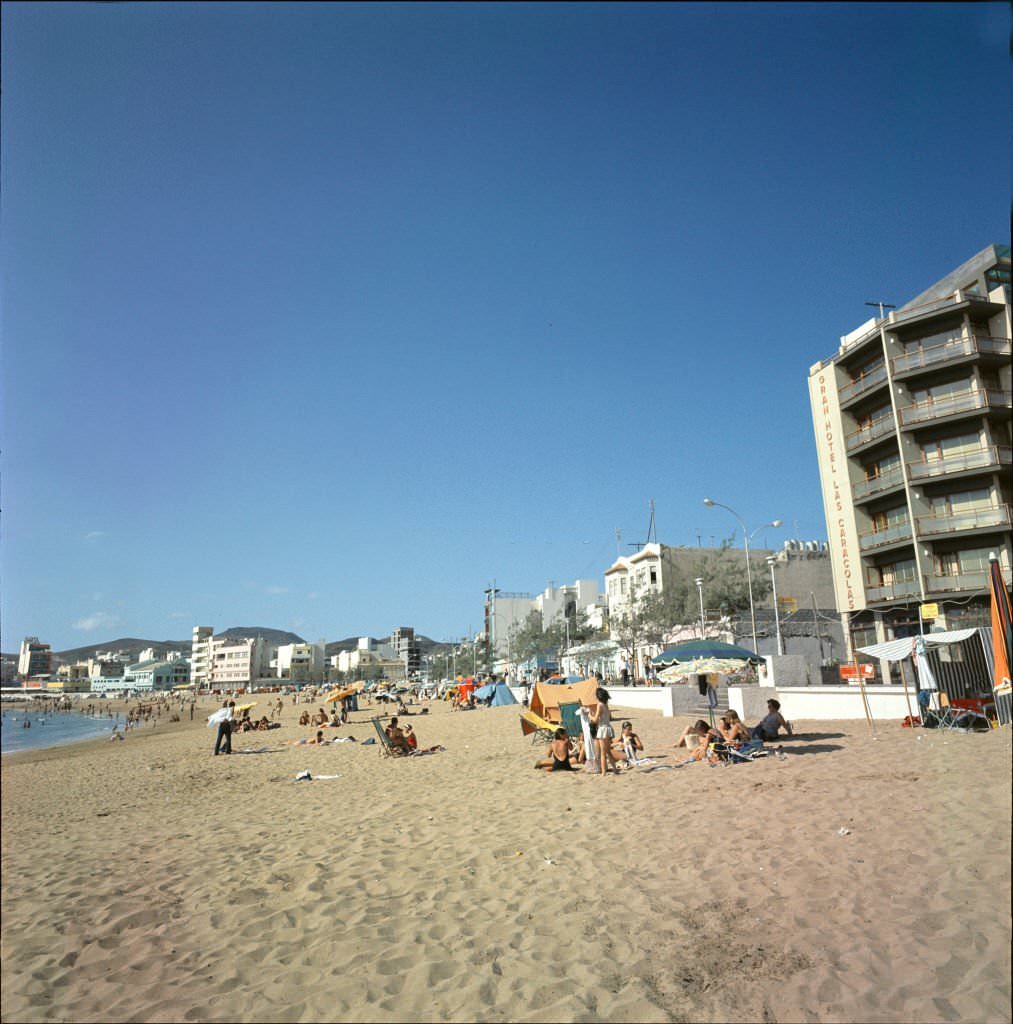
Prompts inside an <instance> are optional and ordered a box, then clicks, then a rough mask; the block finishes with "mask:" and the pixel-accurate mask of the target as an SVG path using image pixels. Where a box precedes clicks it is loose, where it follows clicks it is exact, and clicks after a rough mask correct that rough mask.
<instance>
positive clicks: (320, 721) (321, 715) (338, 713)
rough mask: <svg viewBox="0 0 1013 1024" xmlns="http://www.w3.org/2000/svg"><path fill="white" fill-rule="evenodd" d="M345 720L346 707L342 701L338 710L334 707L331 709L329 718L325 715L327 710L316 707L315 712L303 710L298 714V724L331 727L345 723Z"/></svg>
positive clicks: (337, 726) (346, 717)
mask: <svg viewBox="0 0 1013 1024" xmlns="http://www.w3.org/2000/svg"><path fill="white" fill-rule="evenodd" d="M347 721H348V709H347V708H346V707H345V704H344V701H342V702H341V709H340V710H339V709H338V708H336V707H335V708H334V709H332V711H331V715H330V718H328V717H327V712H326V711H325V710H324V709H323V708H318V709H317V712H316V714H313V715H311V714H310V713H309V712H308V711H304V712H303V713H302V714H301V715H300V716H299V724H300V725H310V726H318V727H319V726H324V727H330V728H332V729H337V728H339V727H340V726H342V725H345V724H346V723H347Z"/></svg>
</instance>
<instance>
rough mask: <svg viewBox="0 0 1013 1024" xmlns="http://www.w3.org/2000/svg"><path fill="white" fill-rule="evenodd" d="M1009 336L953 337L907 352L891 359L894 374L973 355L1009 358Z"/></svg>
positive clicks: (904, 374)
mask: <svg viewBox="0 0 1013 1024" xmlns="http://www.w3.org/2000/svg"><path fill="white" fill-rule="evenodd" d="M1009 355H1010V341H1009V338H989V337H977V336H976V337H972V338H952V339H951V340H950V341H947V342H946V343H945V344H942V345H932V346H929V347H927V348H921V349H918V350H916V351H914V352H906V353H905V354H904V355H902V356H896V357H894V358H893V359H891V360H890V365H891V367H892V368H893V373H894V376H896V377H901V376H907V375H908V374H911V373H918V372H920V371H921V370H925V369H930V368H935V367H937V366H947V365H949V364H950V363H959V362H961V361H962V360H964V359H967V358H969V357H971V356H999V357H1005V358H1007V359H1008V358H1009Z"/></svg>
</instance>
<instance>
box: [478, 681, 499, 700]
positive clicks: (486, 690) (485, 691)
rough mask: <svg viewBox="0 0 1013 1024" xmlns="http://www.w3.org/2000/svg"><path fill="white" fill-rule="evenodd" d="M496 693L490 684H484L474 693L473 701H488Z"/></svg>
mask: <svg viewBox="0 0 1013 1024" xmlns="http://www.w3.org/2000/svg"><path fill="white" fill-rule="evenodd" d="M495 692H496V687H495V686H494V685H493V684H492V683H486V684H485V685H484V686H480V687H479V688H478V689H477V690H476V691H475V700H488V699H489V698H490V697H491V696H492V695H493V694H494V693H495Z"/></svg>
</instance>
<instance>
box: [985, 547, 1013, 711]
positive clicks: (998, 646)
mask: <svg viewBox="0 0 1013 1024" xmlns="http://www.w3.org/2000/svg"><path fill="white" fill-rule="evenodd" d="M989 589H990V591H991V604H992V645H991V654H992V666H991V667H992V693H993V694H994V695H995V710H996V716H997V717H998V719H999V723H1000V725H1009V724H1010V721H1011V719H1013V706H1011V695H1013V686H1011V684H1010V660H1011V658H1013V610H1011V604H1010V592H1009V587H1007V586H1006V582H1005V581H1004V580H1003V578H1002V568H1001V567H1000V565H999V560H998V559H997V558H996V557H995V555H991V556H989ZM987 654H988V648H987V646H986V656H987Z"/></svg>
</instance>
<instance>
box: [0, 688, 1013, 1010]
mask: <svg viewBox="0 0 1013 1024" xmlns="http://www.w3.org/2000/svg"><path fill="white" fill-rule="evenodd" d="M303 706H304V705H299V706H298V708H297V707H294V706H292V705H291V704H287V705H286V706H285V710H284V713H283V718H282V722H283V727H282V729H280V730H274V731H272V732H269V733H247V734H236V735H235V736H234V737H233V750H234V751H237V752H238V751H239V750H241V749H243V748H251V749H254V750H255V749H258V748H261V747H267V748H268V749H269V752H265V753H263V754H259V755H258V754H249V755H246V756H232V757H229V758H222V757H219V758H215V757H213V756H212V753H211V751H212V747H213V745H214V735H215V733H214V731H213V730H211V729H208V728H207V727H206V724H205V719H206V716H207V714H209V713H210V711H211V710H213V707H211V706H210V705H209V706H208V708H206V709H201V708H198V711H197V713H196V714H195V720H194V721H193V722H192V723H191V722H189V721H188V720H185V721H182V722H179V723H165V724H164V725H163V724H159V725H158V726H157V727H155V728H151V727H150V726H149V727H148V728H147V729H141V730H139V732H138V733H133V732H132V733H131V734H129V735H128V737H127V739H126V740H125V741H124V742H122V743H110V742H109V741H108V740H105V739H99V740H93V741H84V742H81V743H74V744H71V745H69V746H64V747H55V748H46V749H44V750H39V751H24V752H19V753H17V754H13V755H11V756H10V757H5V758H4V759H3V762H2V765H0V771H2V778H3V787H4V801H3V806H2V814H3V829H2V832H0V838H2V855H3V862H4V866H5V871H4V879H3V888H2V905H3V917H2V921H3V944H4V951H5V954H4V960H3V965H2V973H3V986H2V991H3V1007H2V1010H3V1019H4V1020H18V1021H51V1020H66V1019H73V1020H75V1021H100V1020H108V1021H129V1020H146V1021H147V1020H150V1021H168V1020H190V1021H233V1020H242V1021H265V1022H266V1021H272V1020H283V1021H312V1020H319V1019H341V1020H350V1021H400V1020H405V1019H416V1020H419V1021H426V1020H432V1021H435V1020H440V1021H465V1020H481V1021H507V1020H510V1021H514V1020H516V1021H542V1020H544V1021H549V1020H557V1021H576V1020H608V1021H609V1022H610V1024H611V1022H621V1021H641V1020H642V1021H664V1020H694V1021H696V1020H701V1021H704V1020H708V1021H721V1020H727V1019H743V1020H759V1019H765V1020H768V1021H783V1022H788V1021H842V1022H843V1021H854V1020H870V1021H896V1022H904V1024H907V1022H925V1024H929V1022H935V1021H939V1020H957V1019H963V1020H972V1019H973V1020H976V1021H984V1022H989V1024H991V1022H993V1021H994V1022H997V1024H998V1022H1004V1021H1008V1019H1009V1016H1008V1014H1009V993H1010V985H1009V971H1010V964H1009V938H1010V921H1009V910H1008V906H1009V899H1008V897H1009V892H1010V883H1009V871H1010V869H1009V853H1010V838H1009V834H1010V827H1009V826H1010V820H1011V814H1013V810H1011V807H1010V763H1009V762H1010V758H1009V750H1010V733H1009V732H1008V731H1007V732H1000V731H995V732H993V733H989V734H981V735H975V734H968V735H963V734H958V733H950V734H945V733H938V734H936V735H931V734H929V733H926V734H924V735H922V736H921V738H919V735H918V734H919V732H920V731H919V730H902V729H900V728H899V725H898V723H882V724H881V725H880V728H879V735H878V737H877V738H875V739H874V738H872V737H871V736H870V735H868V734H867V730H866V729H865V726H864V723H860V724H856V723H841V722H838V723H824V722H819V723H815V722H814V723H806V722H802V723H800V726H801V729H802V730H803V733H802V735H800V736H799V737H797V738H795V739H786V740H785V741H784V744H783V746H784V750H785V752H786V753H787V755H788V757H787V759H786V760H785V761H780V760H776V759H774V758H767V759H766V760H764V761H758V762H756V763H754V764H749V765H742V766H735V767H732V768H728V769H724V768H717V769H711V768H708V767H707V766H706V765H702V764H701V765H692V766H689V767H687V768H685V769H681V770H654V771H645V770H643V769H636V770H634V771H631V772H625V773H623V774H622V775H621V776H609V777H607V778H604V779H602V778H598V777H588V776H586V775H584V774H583V773H575V774H574V775H572V776H565V777H559V776H558V775H554V774H547V773H545V772H536V771H533V770H532V765H533V763H534V761H535V760H536V758H538V757H540V756H541V753H542V749H543V748H542V747H541V746H539V745H532V744H531V742H530V740H529V739H528V738H527V737H523V736H522V735H521V733H520V728H519V724H518V709H517V708H510V707H507V708H495V709H489V710H484V709H482V710H477V711H468V712H463V713H457V712H451V711H450V710H449V708H447V707H446V705H440V704H431V705H429V707H430V709H431V711H430V714H428V715H425V716H421V715H414V716H409V717H407V718H406V719H405V720H406V721H410V722H411V723H412V724H413V727H414V728H415V730H416V732H417V733H418V735H419V742H420V745H421V746H429V745H432V744H442V745H444V746H445V747H446V750H445V751H444V752H441V753H437V754H434V755H432V756H428V757H423V758H415V759H385V758H382V757H380V755H379V752H378V748H377V747H376V746H375V745H373V746H363V745H362V744H361V741H362V740H364V739H366V738H368V737H369V736H370V735H371V734H372V726H371V725H370V723H369V718H370V717H371V716H372V715H374V714H377V713H381V712H382V709H381V708H379V707H366V708H364V709H363V710H361V711H359V712H357V713H353V714H352V716H351V722H350V725H349V726H347V727H346V728H344V729H340V730H339V729H334V730H330V729H329V730H327V733H328V734H330V735H336V736H343V735H348V734H349V733H350V734H351V735H354V736H355V737H356V738H357V740H358V741H360V742H358V743H354V744H353V743H343V744H336V745H332V746H325V747H320V748H317V747H311V746H285V745H284V743H285V742H286V741H292V740H296V739H299V738H302V737H305V736H307V735H312V732H313V730H310V729H305V728H303V729H300V728H299V727H298V726H296V725H295V718H296V714H297V713H298V711H301V710H302V708H303ZM789 710H790V709H789ZM201 711H203V714H201V713H200V712H201ZM620 713H622V714H623V717H624V718H628V719H630V720H632V721H633V722H634V727H635V729H636V731H637V732H638V733H640V735H641V737H642V738H643V740H644V744H645V746H646V748H647V754H648V755H649V756H652V757H654V758H655V759H656V763H666V762H667V763H672V762H674V760H675V758H674V757H672V756H667V757H666V758H665V759H664V761H661V759H660V755H668V754H670V752H671V749H672V748H671V745H672V743H674V742H675V739H676V738H677V736H678V734H679V732H680V731H681V728H682V726H683V724H685V721H686V720H685V719H663V718H662V717H661V716H660V715H659V714H658V713H656V712H643V711H640V712H638V711H632V710H629V711H626V712H622V710H621V709H617V717H618V715H619V714H620ZM859 726H860V727H859ZM652 767H653V766H652ZM303 770H309V771H310V772H311V774H312V775H313V776H314V778H313V779H312V781H309V782H299V783H297V782H296V781H295V776H296V775H297V774H298V773H299V772H300V771H303ZM327 775H336V776H338V777H337V778H332V779H328V778H321V777H320V776H327ZM967 791H973V792H974V793H975V800H974V801H973V806H968V804H969V803H972V802H971V801H966V800H962V799H961V793H966V792H967ZM841 829H844V830H845V833H846V834H841V833H840V830H841ZM969 878H973V885H970V886H969V885H968V884H967V883H968V879H969ZM926 879H932V880H933V884H932V885H931V886H926V884H925V880H926Z"/></svg>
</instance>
